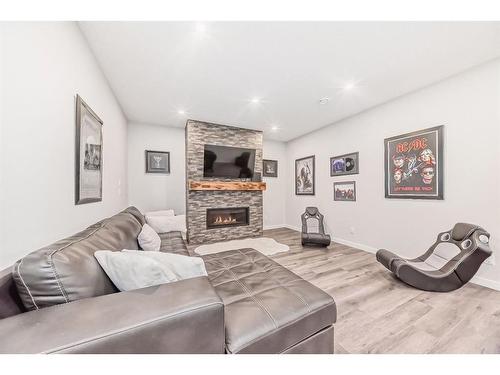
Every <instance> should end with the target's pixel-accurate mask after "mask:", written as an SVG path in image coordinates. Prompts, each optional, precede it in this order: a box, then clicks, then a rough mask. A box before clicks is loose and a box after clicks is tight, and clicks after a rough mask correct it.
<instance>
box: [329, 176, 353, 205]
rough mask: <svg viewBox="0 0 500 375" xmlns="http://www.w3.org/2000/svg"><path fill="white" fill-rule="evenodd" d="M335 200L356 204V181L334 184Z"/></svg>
mask: <svg viewBox="0 0 500 375" xmlns="http://www.w3.org/2000/svg"><path fill="white" fill-rule="evenodd" d="M333 200H334V201H342V202H356V181H343V182H334V183H333Z"/></svg>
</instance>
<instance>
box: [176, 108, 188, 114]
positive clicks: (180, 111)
mask: <svg viewBox="0 0 500 375" xmlns="http://www.w3.org/2000/svg"><path fill="white" fill-rule="evenodd" d="M177 113H178V114H179V115H185V114H186V111H185V110H183V109H179V110H178V111H177Z"/></svg>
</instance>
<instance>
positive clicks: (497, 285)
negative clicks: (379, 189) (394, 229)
mask: <svg viewBox="0 0 500 375" xmlns="http://www.w3.org/2000/svg"><path fill="white" fill-rule="evenodd" d="M282 226H283V227H285V228H289V229H292V230H296V231H298V232H300V231H301V229H300V228H298V227H294V226H292V225H288V224H284V225H282ZM332 241H334V242H338V243H340V244H342V245H347V246H351V247H354V248H356V249H360V250H363V251H366V252H368V253H372V254H375V253H376V252H377V250H378V249H377V248H375V247H373V246H369V245H365V244H361V243H357V242H352V241H349V240H344V239H343V238H338V237H332ZM470 282H471V283H473V284H476V285H481V286H484V287H486V288H490V289H494V290H500V281H495V280H491V279H486V278H484V277H481V276H474V277H473V278H472V279H471V281H470Z"/></svg>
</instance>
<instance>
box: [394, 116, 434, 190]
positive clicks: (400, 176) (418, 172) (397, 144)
mask: <svg viewBox="0 0 500 375" xmlns="http://www.w3.org/2000/svg"><path fill="white" fill-rule="evenodd" d="M384 146H385V197H386V198H410V199H443V198H444V192H443V179H444V167H443V126H442V125H441V126H436V127H433V128H429V129H424V130H419V131H416V132H413V133H408V134H402V135H398V136H396V137H392V138H387V139H385V140H384Z"/></svg>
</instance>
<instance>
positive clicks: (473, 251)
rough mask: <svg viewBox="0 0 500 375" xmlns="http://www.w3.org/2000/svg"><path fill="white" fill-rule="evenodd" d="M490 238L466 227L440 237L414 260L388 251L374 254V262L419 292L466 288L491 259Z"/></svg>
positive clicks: (459, 224) (463, 225) (459, 227)
mask: <svg viewBox="0 0 500 375" xmlns="http://www.w3.org/2000/svg"><path fill="white" fill-rule="evenodd" d="M489 239H490V234H489V233H488V232H486V231H485V230H484V229H483V228H481V227H479V226H477V225H473V224H466V223H458V224H455V226H454V227H453V229H452V230H449V231H447V232H443V233H439V235H438V237H437V240H436V242H435V243H434V244H433V245H432V246H431V247H430V248H429V250H427V251H426V252H425V254H423V255H421V256H419V257H417V258H415V259H404V258H401V257H399V256H398V255H396V254H394V253H391V252H390V251H388V250H384V249H381V250H379V251H377V260H378V261H379V262H380V263H382V264H383V265H384V267H385V268H387V269H388V270H390V271H392V272H393V273H394V274H395V275H396V276H397V277H398V278H399V279H400V280H402V281H404V282H405V283H407V284H409V285H411V286H413V287H415V288H418V289H422V290H428V291H431V292H449V291H452V290H455V289H458V288H460V287H462V286H463V285H465V284H466V283H467V282H468V281H469V280H470V279H471V278H472V277H473V276H474V275H475V274H476V272H477V270H478V269H479V266H481V264H482V263H483V262H484V260H485V259H486V258H488V257H489V256H490V255H491V249H490V247H489Z"/></svg>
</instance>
